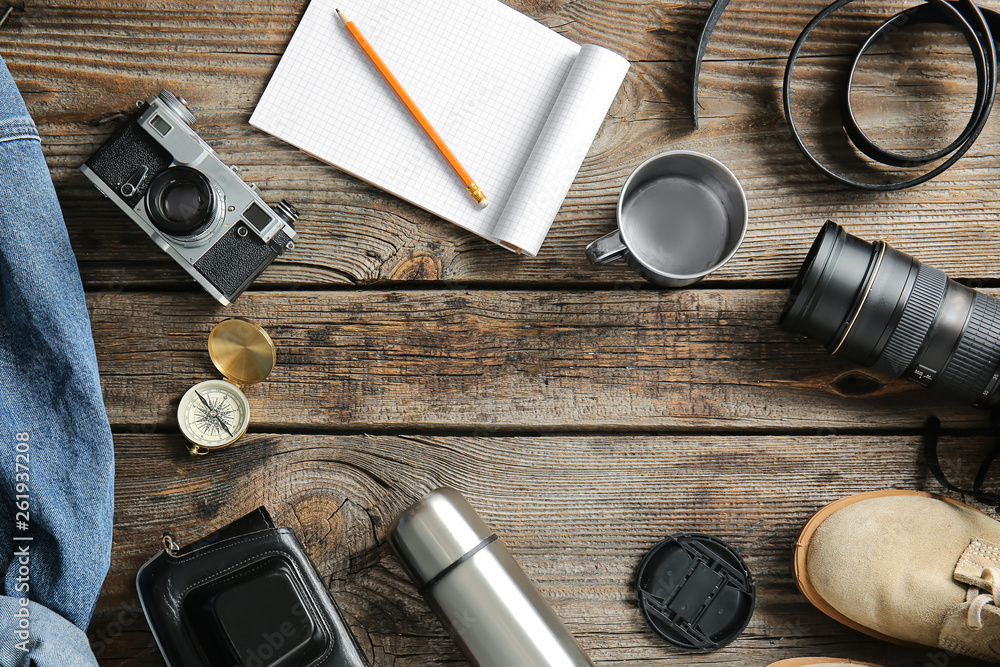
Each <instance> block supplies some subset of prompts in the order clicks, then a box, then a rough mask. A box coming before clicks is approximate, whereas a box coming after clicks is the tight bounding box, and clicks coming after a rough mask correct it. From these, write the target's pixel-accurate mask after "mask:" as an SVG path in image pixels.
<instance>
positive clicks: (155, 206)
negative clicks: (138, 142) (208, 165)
mask: <svg viewBox="0 0 1000 667" xmlns="http://www.w3.org/2000/svg"><path fill="white" fill-rule="evenodd" d="M219 200H220V196H219V194H218V193H217V192H216V191H215V188H214V187H212V184H211V183H210V182H209V180H208V179H207V178H205V176H204V174H202V173H200V172H198V171H195V170H194V169H191V168H190V167H171V168H170V169H166V170H164V171H163V172H161V173H160V174H158V175H157V176H156V178H154V179H153V182H152V183H150V184H149V190H147V191H146V212H147V213H148V214H149V219H150V220H151V221H152V222H153V224H154V225H156V227H157V228H158V229H160V230H161V231H163V232H164V233H166V234H170V235H171V236H180V237H192V236H197V235H198V234H200V233H201V232H203V231H205V230H206V229H208V228H209V227H210V226H211V225H212V223H213V222H215V221H216V220H217V219H218V218H219V216H220V214H221V210H220V201H219Z"/></svg>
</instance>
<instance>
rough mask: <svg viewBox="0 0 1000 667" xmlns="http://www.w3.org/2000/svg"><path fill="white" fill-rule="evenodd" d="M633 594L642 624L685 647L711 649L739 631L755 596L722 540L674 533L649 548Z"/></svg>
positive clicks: (742, 566)
mask: <svg viewBox="0 0 1000 667" xmlns="http://www.w3.org/2000/svg"><path fill="white" fill-rule="evenodd" d="M635 597H636V599H637V600H638V601H639V609H640V611H641V612H642V618H643V620H645V621H646V624H647V625H648V626H649V627H650V629H652V630H653V632H655V633H656V634H658V635H660V637H662V638H663V639H665V640H666V641H667V642H668V643H670V644H671V645H673V646H675V647H677V648H679V649H683V650H685V651H693V652H698V653H707V652H709V651H716V650H718V649H720V648H722V647H723V646H725V645H726V644H728V643H729V642H731V641H733V640H734V639H736V638H737V637H739V636H740V634H742V632H743V630H744V629H745V628H746V627H747V623H749V622H750V617H751V616H753V609H754V605H755V602H756V599H757V593H756V589H755V587H754V583H753V579H752V577H751V576H750V570H748V569H747V566H746V563H744V562H743V559H742V558H740V556H739V554H738V553H736V551H735V550H734V549H733V548H732V547H731V546H729V545H728V544H726V543H725V542H723V541H722V540H720V539H718V538H715V537H711V536H709V535H702V534H700V533H678V534H676V535H673V536H671V537H668V538H666V539H665V540H663V541H662V542H660V543H659V544H657V545H656V546H655V547H653V548H652V549H650V550H649V553H647V554H646V557H645V558H643V560H642V564H641V565H639V573H638V576H637V578H636V585H635Z"/></svg>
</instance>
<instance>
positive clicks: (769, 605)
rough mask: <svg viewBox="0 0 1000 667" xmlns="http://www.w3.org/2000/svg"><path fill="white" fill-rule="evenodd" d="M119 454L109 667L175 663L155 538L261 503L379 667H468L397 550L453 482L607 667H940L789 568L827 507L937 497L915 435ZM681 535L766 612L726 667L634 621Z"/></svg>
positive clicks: (100, 632) (420, 439)
mask: <svg viewBox="0 0 1000 667" xmlns="http://www.w3.org/2000/svg"><path fill="white" fill-rule="evenodd" d="M941 444H942V449H941V451H942V454H943V456H944V458H945V460H946V462H951V463H955V464H956V465H957V466H958V467H959V468H960V469H961V470H951V469H950V470H949V472H950V473H952V474H961V475H970V474H971V472H970V471H971V469H972V468H973V466H974V464H975V462H976V461H977V460H978V459H979V458H980V457H981V456H983V455H984V454H985V452H986V450H987V449H988V448H989V447H990V446H991V444H992V440H990V439H985V438H979V437H976V438H955V437H951V438H945V439H944V440H943V441H942V443H941ZM116 452H117V456H118V461H117V466H118V471H119V473H118V479H117V481H116V489H115V490H116V513H115V549H114V553H113V558H112V565H111V572H110V575H109V577H108V579H107V581H106V582H105V586H104V590H103V595H102V598H101V601H100V603H99V608H98V611H97V615H96V617H95V619H94V622H93V624H92V625H91V629H90V635H91V638H92V641H95V647H96V648H97V649H99V650H97V653H98V655H99V658H100V661H101V664H102V665H104V666H105V667H111V666H116V667H118V666H121V667H124V666H125V665H129V666H131V667H137V666H143V665H160V664H162V663H161V662H160V660H159V658H158V656H156V654H155V648H153V645H152V639H151V637H150V635H149V634H148V631H147V630H146V626H145V622H144V620H143V619H142V618H141V612H139V611H138V610H137V608H136V598H135V589H134V576H135V572H136V570H137V569H138V567H139V566H140V565H141V564H142V563H143V562H144V561H145V560H146V559H148V558H149V557H151V556H152V555H153V554H155V553H156V551H157V549H158V545H159V542H160V535H161V534H162V532H163V531H165V530H171V531H173V532H174V534H175V536H176V537H177V539H178V540H179V541H180V542H181V543H182V544H185V543H187V542H189V541H192V540H194V539H196V538H198V537H201V536H204V535H205V534H207V533H208V532H210V531H212V530H214V529H216V528H219V527H221V526H222V525H224V524H225V523H227V522H229V521H231V520H233V519H235V518H237V517H238V516H241V515H242V514H243V513H245V512H248V511H250V510H252V509H254V508H255V507H257V506H258V505H261V504H263V505H266V506H267V507H268V508H269V509H270V510H271V512H272V513H273V514H274V516H275V518H276V520H277V522H278V524H279V525H284V526H289V527H291V528H292V529H294V530H295V532H296V534H297V535H298V536H299V538H300V540H301V541H302V542H303V544H304V546H305V548H306V550H307V551H308V552H309V554H310V556H311V558H312V559H313V561H314V562H315V564H316V566H317V569H318V570H319V572H320V575H321V576H322V578H323V580H324V581H326V582H327V583H328V586H329V588H330V590H331V592H332V594H333V596H334V598H335V599H336V600H337V602H338V603H339V605H340V606H341V608H342V609H343V610H344V611H345V613H346V614H347V615H348V616H349V618H350V619H352V625H353V628H354V630H355V632H356V634H357V635H358V637H359V640H360V642H361V644H362V645H363V646H364V648H365V650H366V652H368V654H369V655H370V656H372V657H374V659H375V664H378V665H392V666H397V667H403V666H409V665H451V664H463V661H462V659H461V656H460V655H459V653H458V652H457V650H456V649H455V646H454V644H453V643H452V642H451V640H450V639H449V638H448V637H447V635H446V634H445V633H444V631H443V629H442V628H441V626H440V624H439V623H438V621H437V620H436V619H435V617H434V616H433V615H432V613H431V611H430V610H429V608H428V607H427V606H426V604H425V603H424V602H423V601H422V600H421V599H420V598H419V597H418V595H417V593H416V590H415V589H414V587H413V585H412V584H411V583H410V582H409V581H408V580H407V577H406V575H405V574H404V573H403V572H402V569H401V568H400V566H399V564H398V563H397V562H396V560H395V558H394V557H393V556H392V555H391V552H390V551H389V549H388V548H387V547H386V545H385V544H384V538H385V531H386V529H387V527H388V526H389V525H390V523H391V522H392V520H393V519H394V517H395V516H396V515H397V514H398V513H399V512H400V511H402V509H403V508H405V507H406V506H407V505H408V504H409V503H410V502H412V501H413V500H415V499H417V498H418V497H420V496H421V495H423V494H424V493H426V492H428V491H429V490H431V489H433V488H436V487H438V486H440V485H449V486H452V487H454V488H457V489H459V490H460V491H461V492H462V493H464V494H465V495H466V496H467V497H468V498H469V500H470V502H471V503H472V504H473V505H474V506H475V507H476V508H477V510H478V511H479V512H480V513H481V514H482V516H483V518H484V519H485V520H486V521H487V523H488V524H489V525H490V526H491V527H493V529H494V530H495V531H496V532H497V534H498V535H499V536H500V537H501V538H502V539H503V540H504V542H505V543H506V544H507V545H508V546H509V548H510V549H511V551H512V552H513V554H514V556H515V557H516V558H517V560H518V562H519V563H520V564H521V565H522V567H523V568H524V569H525V571H526V572H527V574H528V576H529V577H530V578H531V579H532V580H533V581H534V582H536V584H537V585H538V586H539V588H540V589H541V590H542V592H543V593H544V595H545V596H546V597H547V598H548V599H549V600H550V601H551V602H552V604H553V606H554V607H555V609H556V610H557V612H558V613H559V614H560V615H561V616H562V618H563V619H565V621H566V622H567V624H568V626H569V627H570V629H571V630H572V632H573V633H574V634H575V636H576V637H577V638H578V639H579V641H580V643H581V644H582V645H583V646H584V648H585V649H586V650H587V651H588V652H589V653H590V655H591V656H592V657H593V658H594V660H595V662H597V664H606V665H612V664H638V663H640V662H642V663H645V662H649V663H650V664H678V665H680V664H716V665H757V666H762V665H765V664H768V663H769V662H771V661H774V660H779V659H782V658H788V657H794V656H808V655H828V656H829V655H832V656H840V657H850V658H856V659H864V660H868V661H874V662H876V663H878V664H882V665H886V666H887V667H890V666H894V665H915V664H919V665H923V664H924V662H925V661H928V660H930V653H931V652H930V651H929V650H923V651H921V650H906V649H901V648H898V647H895V646H890V645H888V644H882V643H880V642H876V641H874V640H871V639H868V638H866V637H863V636H861V635H859V634H857V633H855V632H852V631H849V630H847V629H845V628H843V627H841V626H840V625H838V624H837V623H835V622H833V621H831V620H829V619H828V618H826V617H825V616H823V615H822V614H821V613H820V612H818V611H816V610H815V609H813V608H812V607H811V606H810V605H809V604H808V603H807V602H806V601H805V599H804V598H803V597H802V596H801V595H800V594H799V593H798V592H797V591H796V589H795V586H794V583H793V581H792V578H791V576H790V573H789V556H790V552H791V547H792V544H793V543H794V540H795V537H796V535H797V534H798V531H799V529H800V528H801V526H802V525H803V523H804V522H805V521H806V520H807V519H808V517H809V516H810V515H811V514H812V513H813V512H814V511H816V510H817V509H819V508H820V507H821V506H823V505H825V504H826V503H828V502H832V501H833V500H836V499H838V498H841V497H845V496H848V495H851V494H854V493H859V492H863V491H868V490H873V489H881V488H890V487H891V488H903V489H909V488H917V489H926V490H930V491H938V488H937V487H936V483H935V482H934V481H933V478H932V477H930V475H929V474H928V472H927V470H926V468H925V467H924V464H923V462H922V461H921V460H920V458H919V454H918V452H919V438H917V437H898V436H892V437H890V436H851V437H846V436H837V435H829V434H827V435H811V436H802V437H773V436H754V435H748V436H742V437H734V436H707V435H694V436H684V437H680V436H651V435H632V436H609V437H603V436H586V437H556V436H552V437H548V436H546V437H516V438H483V437H430V436H410V437H389V436H382V437H371V436H318V435H277V434H255V435H250V436H247V437H246V438H245V440H244V441H243V442H242V443H240V444H239V445H237V446H235V447H234V448H232V449H230V450H227V451H224V452H216V453H214V454H211V455H209V456H207V457H198V458H192V457H190V456H188V455H187V454H186V453H185V452H183V451H182V450H181V449H180V448H178V447H177V446H176V442H175V441H174V438H172V437H171V436H168V435H160V434H153V435H144V434H123V435H119V436H117V438H116ZM512 452H516V458H514V457H512V456H511V453H512ZM861 461H877V462H878V464H877V465H869V464H861ZM681 531H700V532H707V533H709V534H712V535H716V536H718V537H720V538H722V539H725V540H726V541H728V542H730V543H731V544H733V545H734V546H735V547H736V548H737V549H738V550H739V551H740V552H741V553H742V554H743V556H744V557H745V559H746V561H747V564H748V566H749V567H750V569H751V571H752V572H753V573H754V577H755V581H756V584H757V590H758V606H757V610H756V613H755V616H754V618H753V620H752V621H751V623H750V625H749V627H748V628H747V630H746V632H745V634H744V635H743V636H742V637H741V638H740V639H739V640H737V642H736V643H735V644H733V645H732V647H730V648H728V649H725V650H724V651H722V652H720V653H716V654H710V655H703V656H698V655H690V654H682V653H678V652H675V651H673V650H671V649H670V648H668V647H667V646H666V645H665V644H664V643H663V642H661V641H660V640H659V639H658V638H657V637H655V636H654V635H653V634H652V633H650V632H649V631H648V630H646V628H645V627H644V625H643V623H642V621H641V619H640V617H639V614H638V612H637V609H636V605H635V601H634V598H633V579H634V576H635V568H636V567H637V566H638V564H639V561H640V560H641V558H642V556H643V554H644V553H645V551H646V550H647V549H649V548H650V547H651V546H653V545H654V544H655V543H656V542H657V541H658V540H660V539H662V538H663V537H665V536H667V535H670V534H674V533H676V532H681ZM102 637H103V639H102ZM98 641H99V642H100V644H97V642H98ZM948 664H949V665H952V666H955V667H958V666H962V665H971V664H976V663H973V662H972V661H967V660H964V659H961V658H955V659H953V660H952V661H949V663H948Z"/></svg>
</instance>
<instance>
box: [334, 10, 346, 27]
mask: <svg viewBox="0 0 1000 667" xmlns="http://www.w3.org/2000/svg"><path fill="white" fill-rule="evenodd" d="M334 11H335V12H337V16H339V17H340V20H341V21H343V22H344V25H347V17H346V16H344V12H342V11H340V10H339V9H335V10H334Z"/></svg>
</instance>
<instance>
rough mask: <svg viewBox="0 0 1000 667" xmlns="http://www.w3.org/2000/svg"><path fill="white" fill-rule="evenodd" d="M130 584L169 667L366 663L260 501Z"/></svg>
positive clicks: (291, 539) (301, 554)
mask: <svg viewBox="0 0 1000 667" xmlns="http://www.w3.org/2000/svg"><path fill="white" fill-rule="evenodd" d="M136 585H137V588H138V590H139V599H140V601H141V602H142V609H143V611H144V612H145V614H146V619H147V620H148V621H149V627H150V629H151V630H152V631H153V635H154V636H155V638H156V643H157V644H158V645H159V647H160V652H161V653H162V654H163V658H164V660H166V662H167V664H168V665H170V666H171V667H202V666H204V667H368V661H367V660H366V659H365V657H364V654H362V653H361V650H360V648H359V647H358V645H357V642H356V641H355V639H354V636H353V635H352V634H351V632H350V630H349V629H348V628H347V624H346V623H345V622H344V618H343V616H342V615H341V613H340V610H339V609H338V608H337V606H336V604H335V603H334V602H333V600H332V599H331V598H330V594H329V592H328V591H327V589H326V587H325V586H324V585H323V583H322V581H321V580H320V579H319V577H318V576H317V574H316V570H315V568H314V567H313V565H312V563H311V562H310V560H309V557H308V556H307V555H306V553H305V551H304V550H303V549H302V545H301V544H299V541H298V540H297V539H296V537H295V534H294V533H293V532H292V531H291V530H289V529H287V528H275V527H274V522H273V521H272V520H271V517H270V515H269V514H268V512H267V510H266V509H265V508H263V507H260V508H258V509H257V510H255V511H254V512H251V513H250V514H248V515H247V516H245V517H243V518H241V519H238V520H237V521H235V522H233V523H231V524H229V525H228V526H226V527H225V528H222V529H221V530H218V531H216V532H215V533H212V534H211V535H209V536H208V537H205V538H203V539H201V540H198V541H197V542H194V543H193V544H191V545H189V546H187V547H185V548H184V549H179V550H177V551H173V552H168V551H166V550H164V551H162V552H160V553H159V554H158V555H157V556H155V557H154V558H152V559H151V560H150V561H149V562H147V563H146V564H145V565H143V566H142V568H140V570H139V574H138V575H137V577H136Z"/></svg>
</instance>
